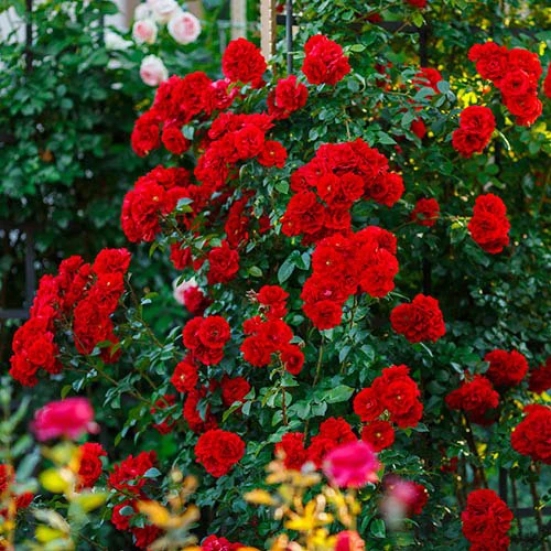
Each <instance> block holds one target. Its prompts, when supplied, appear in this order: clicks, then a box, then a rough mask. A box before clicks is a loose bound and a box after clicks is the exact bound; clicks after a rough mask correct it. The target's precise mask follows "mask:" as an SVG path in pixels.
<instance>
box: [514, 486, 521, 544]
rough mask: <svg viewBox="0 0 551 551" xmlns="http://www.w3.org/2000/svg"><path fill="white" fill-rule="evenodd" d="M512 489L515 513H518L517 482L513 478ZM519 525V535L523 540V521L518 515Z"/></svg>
mask: <svg viewBox="0 0 551 551" xmlns="http://www.w3.org/2000/svg"><path fill="white" fill-rule="evenodd" d="M511 488H512V490H513V506H514V508H515V512H516V511H518V494H517V481H516V480H515V479H514V478H511ZM516 519H517V525H518V535H519V537H520V538H521V539H522V521H521V520H520V515H518V514H517V515H516Z"/></svg>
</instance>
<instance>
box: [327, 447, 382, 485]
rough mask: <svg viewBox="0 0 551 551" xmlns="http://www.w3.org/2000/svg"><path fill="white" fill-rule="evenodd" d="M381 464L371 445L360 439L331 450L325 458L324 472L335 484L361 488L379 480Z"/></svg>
mask: <svg viewBox="0 0 551 551" xmlns="http://www.w3.org/2000/svg"><path fill="white" fill-rule="evenodd" d="M380 466H381V464H380V463H379V461H378V460H377V455H376V454H375V452H374V451H373V449H372V448H371V446H370V445H369V444H366V443H365V442H363V441H362V440H359V441H357V442H351V443H348V444H343V445H342V446H339V447H337V448H335V449H334V450H331V451H330V452H329V453H328V454H327V455H326V456H325V458H324V461H323V472H324V473H325V475H326V476H327V478H328V479H329V481H330V482H331V483H332V484H334V485H335V486H339V487H346V488H361V487H362V486H365V485H366V484H367V483H368V482H377V481H378V480H379V478H378V476H377V471H378V470H379V468H380Z"/></svg>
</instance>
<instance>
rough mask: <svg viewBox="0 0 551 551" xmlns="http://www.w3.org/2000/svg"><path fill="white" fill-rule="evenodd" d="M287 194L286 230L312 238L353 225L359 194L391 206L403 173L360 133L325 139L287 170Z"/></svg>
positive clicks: (399, 193)
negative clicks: (354, 137)
mask: <svg viewBox="0 0 551 551" xmlns="http://www.w3.org/2000/svg"><path fill="white" fill-rule="evenodd" d="M291 191H292V192H293V193H294V195H293V196H292V197H291V200H290V201H289V204H288V205H287V209H286V211H285V214H284V216H283V219H282V224H283V227H282V231H283V233H284V234H285V235H287V236H294V235H300V234H305V237H304V238H303V241H304V242H306V243H311V242H315V241H319V240H320V239H322V238H323V237H327V236H330V235H332V234H334V233H337V232H341V233H342V232H349V231H351V220H352V218H351V215H350V209H351V208H352V206H353V205H354V203H355V202H356V201H358V200H360V199H366V200H367V199H371V200H373V201H375V202H377V203H379V204H382V205H385V206H387V207H392V206H393V205H394V204H395V203H396V201H398V199H400V197H401V196H402V194H403V192H404V184H403V181H402V177H401V176H400V175H399V174H396V173H395V172H389V165H388V160H387V158H386V157H385V156H384V155H382V154H381V153H379V152H378V151H377V150H376V149H374V148H371V147H369V146H368V145H367V144H366V143H365V142H364V141H363V140H362V139H360V138H358V139H357V140H355V141H353V142H348V143H342V144H324V145H322V146H321V147H320V148H319V149H318V150H317V151H316V155H315V157H314V158H313V159H312V160H311V161H310V162H308V163H307V164H306V165H304V166H302V167H300V168H299V169H298V170H296V171H295V172H294V173H293V174H292V175H291Z"/></svg>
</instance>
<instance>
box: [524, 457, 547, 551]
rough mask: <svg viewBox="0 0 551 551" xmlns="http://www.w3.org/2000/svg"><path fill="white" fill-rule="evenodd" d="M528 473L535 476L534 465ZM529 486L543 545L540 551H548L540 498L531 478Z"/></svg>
mask: <svg viewBox="0 0 551 551" xmlns="http://www.w3.org/2000/svg"><path fill="white" fill-rule="evenodd" d="M530 471H531V472H532V473H534V474H537V472H536V465H535V464H534V463H532V464H531V465H530ZM529 484H530V493H531V494H532V502H533V504H534V517H535V518H536V524H537V526H538V532H539V534H540V537H541V542H542V544H543V546H542V551H549V543H548V541H547V538H545V537H544V531H543V518H542V515H541V504H540V497H539V495H538V489H537V488H536V482H535V481H534V478H533V477H530V479H529Z"/></svg>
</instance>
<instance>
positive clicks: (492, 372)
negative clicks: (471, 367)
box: [484, 349, 528, 388]
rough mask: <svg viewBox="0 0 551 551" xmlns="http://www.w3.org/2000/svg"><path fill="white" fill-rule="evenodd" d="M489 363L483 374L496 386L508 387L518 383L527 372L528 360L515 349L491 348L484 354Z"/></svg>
mask: <svg viewBox="0 0 551 551" xmlns="http://www.w3.org/2000/svg"><path fill="white" fill-rule="evenodd" d="M484 361H485V362H488V363H489V364H490V367H489V368H488V371H486V373H485V375H486V377H488V379H490V381H491V382H492V384H493V385H494V386H495V387H496V388H508V387H511V386H516V385H518V384H520V382H521V381H522V379H524V376H525V375H526V373H528V361H527V360H526V358H525V357H524V356H523V355H522V354H521V353H520V352H517V351H516V350H513V351H511V352H507V351H506V350H499V349H498V350H492V351H491V352H488V353H487V354H486V355H485V356H484Z"/></svg>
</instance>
